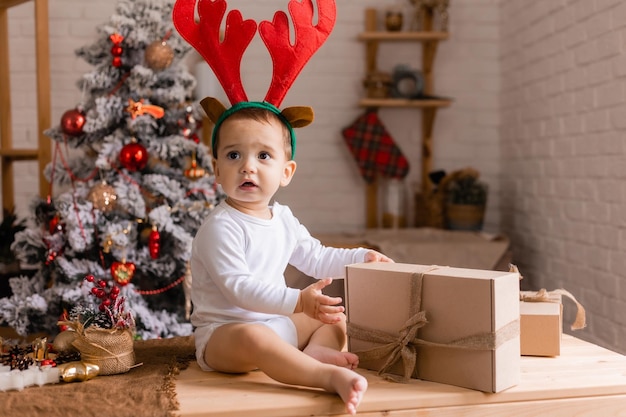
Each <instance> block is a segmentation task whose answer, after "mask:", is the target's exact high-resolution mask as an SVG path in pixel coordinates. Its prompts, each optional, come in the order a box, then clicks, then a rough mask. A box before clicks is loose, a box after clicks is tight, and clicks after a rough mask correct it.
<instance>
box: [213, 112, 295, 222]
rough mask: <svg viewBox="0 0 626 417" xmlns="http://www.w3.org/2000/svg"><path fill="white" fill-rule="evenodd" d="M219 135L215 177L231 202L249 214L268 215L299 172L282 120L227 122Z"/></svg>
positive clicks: (228, 120) (237, 120) (234, 120)
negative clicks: (289, 152)
mask: <svg viewBox="0 0 626 417" xmlns="http://www.w3.org/2000/svg"><path fill="white" fill-rule="evenodd" d="M219 135H220V136H219V142H218V149H217V160H216V161H215V177H216V179H217V182H218V183H219V184H220V185H221V186H222V189H223V190H224V192H225V193H226V194H227V195H228V197H229V202H230V203H231V204H232V205H234V206H235V207H236V208H239V209H240V210H242V211H245V212H249V214H253V215H254V214H255V213H256V214H258V213H259V212H261V211H265V212H266V211H267V207H268V205H269V204H270V201H271V199H272V197H273V196H274V194H275V193H276V191H278V189H279V187H284V186H286V185H287V184H289V182H290V181H291V178H292V177H293V174H294V172H295V169H296V164H295V162H294V161H290V160H289V159H288V157H287V155H286V152H285V141H284V130H283V127H282V125H281V124H280V121H278V120H271V121H270V122H268V123H264V122H259V121H256V120H250V119H227V120H226V121H225V122H224V123H223V124H222V126H221V127H220V133H219Z"/></svg>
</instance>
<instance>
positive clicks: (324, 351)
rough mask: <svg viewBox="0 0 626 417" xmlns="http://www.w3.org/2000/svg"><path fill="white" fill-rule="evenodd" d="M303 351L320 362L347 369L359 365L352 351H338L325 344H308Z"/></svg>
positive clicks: (357, 358)
mask: <svg viewBox="0 0 626 417" xmlns="http://www.w3.org/2000/svg"><path fill="white" fill-rule="evenodd" d="M304 353H306V354H307V355H309V356H310V357H312V358H314V359H317V360H318V361H320V362H323V363H328V364H330V365H337V366H342V367H344V368H348V369H355V368H356V367H357V366H358V365H359V357H358V356H357V355H355V354H354V353H350V352H340V351H338V350H335V349H332V348H329V347H326V346H320V345H309V346H307V347H306V348H305V349H304Z"/></svg>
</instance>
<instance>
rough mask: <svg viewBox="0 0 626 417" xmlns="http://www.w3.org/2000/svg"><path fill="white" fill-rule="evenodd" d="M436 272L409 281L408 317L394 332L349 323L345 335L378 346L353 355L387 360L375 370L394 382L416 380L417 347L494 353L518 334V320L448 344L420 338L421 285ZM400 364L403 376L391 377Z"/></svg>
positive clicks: (422, 313)
mask: <svg viewBox="0 0 626 417" xmlns="http://www.w3.org/2000/svg"><path fill="white" fill-rule="evenodd" d="M435 269H437V267H432V268H430V269H428V270H426V271H424V272H419V273H415V274H413V275H412V276H411V280H410V300H411V301H410V305H409V311H410V314H409V316H410V318H409V319H408V320H407V321H406V322H405V324H404V326H403V327H402V328H401V329H400V330H399V331H398V332H397V333H396V334H392V333H388V332H385V331H382V330H376V329H370V328H367V327H363V326H359V325H356V324H353V323H348V336H349V337H351V338H354V339H358V340H363V341H366V342H373V343H379V344H381V345H380V346H375V347H373V348H371V349H367V350H364V351H358V352H354V353H355V354H357V355H358V356H359V359H360V360H361V361H363V362H368V361H372V360H378V359H386V360H385V363H384V365H383V366H382V367H381V368H380V369H379V370H378V375H380V376H382V377H383V378H385V379H387V380H390V381H393V382H402V383H406V382H408V380H409V379H410V378H411V376H415V377H417V366H416V364H417V355H418V352H417V348H418V346H432V347H441V348H453V349H466V350H495V349H497V348H498V347H499V346H501V345H502V344H503V343H505V342H507V341H509V340H511V339H512V338H514V337H515V336H517V335H519V331H520V324H519V319H518V320H513V321H511V322H510V323H508V324H507V325H505V326H504V327H502V328H501V329H500V330H498V331H496V332H487V333H479V334H475V335H471V336H467V337H463V338H460V339H456V340H453V341H450V342H448V343H436V342H429V341H427V340H423V339H419V338H418V337H417V332H418V331H419V329H420V328H422V327H424V326H425V325H426V324H428V320H427V319H426V312H425V311H420V310H421V304H422V283H423V280H424V275H425V274H426V273H428V272H431V271H433V270H435ZM399 361H401V363H402V365H403V375H401V376H397V375H394V374H391V373H390V372H389V371H390V370H391V368H392V367H393V366H394V365H395V364H396V363H398V362H399Z"/></svg>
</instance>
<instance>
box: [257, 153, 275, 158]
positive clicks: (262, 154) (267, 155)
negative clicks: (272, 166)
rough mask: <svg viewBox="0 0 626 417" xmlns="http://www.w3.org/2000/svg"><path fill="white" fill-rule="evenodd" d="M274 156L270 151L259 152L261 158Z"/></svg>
mask: <svg viewBox="0 0 626 417" xmlns="http://www.w3.org/2000/svg"><path fill="white" fill-rule="evenodd" d="M271 157H272V156H271V155H270V154H269V153H268V152H261V153H259V159H270V158H271Z"/></svg>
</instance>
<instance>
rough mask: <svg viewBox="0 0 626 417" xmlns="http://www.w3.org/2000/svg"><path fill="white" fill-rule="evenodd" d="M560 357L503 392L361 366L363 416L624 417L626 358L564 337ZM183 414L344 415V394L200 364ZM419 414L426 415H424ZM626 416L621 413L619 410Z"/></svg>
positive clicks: (183, 378)
mask: <svg viewBox="0 0 626 417" xmlns="http://www.w3.org/2000/svg"><path fill="white" fill-rule="evenodd" d="M561 352H562V354H561V356H559V357H555V358H541V357H522V365H521V366H522V368H521V383H520V384H519V385H517V386H516V387H513V388H510V389H508V390H506V391H504V392H501V393H498V394H487V393H483V392H479V391H473V390H468V389H464V388H458V387H455V386H451V385H444V384H437V383H433V382H427V381H421V380H411V382H410V383H408V384H397V383H392V382H387V381H385V380H383V379H382V378H380V377H379V376H377V375H376V373H375V372H370V371H366V370H361V369H359V370H358V372H359V373H361V374H362V375H364V376H365V377H366V378H367V379H368V382H369V389H368V391H367V392H366V394H365V398H364V399H363V402H362V403H361V405H360V407H359V413H358V415H362V416H369V417H373V416H392V417H408V416H416V415H419V416H422V415H423V416H426V415H427V416H429V417H488V416H513V415H515V416H521V415H524V416H550V417H555V416H556V417H559V416H563V417H566V416H567V417H571V416H577V417H580V416H603V417H606V416H618V415H620V416H621V415H624V414H623V413H624V410H626V356H623V355H620V354H617V353H615V352H611V351H609V350H606V349H603V348H601V347H598V346H596V345H593V344H591V343H588V342H584V341H582V340H580V339H577V338H574V337H572V336H568V335H563V341H562V349H561ZM176 392H177V396H178V401H179V403H180V412H179V414H180V415H181V416H184V417H189V416H194V417H207V416H220V417H228V416H233V417H234V416H254V417H265V416H267V417H280V416H291V417H295V416H328V415H333V416H336V415H343V413H344V406H343V403H342V402H341V400H340V399H339V397H337V396H335V395H332V394H328V393H325V392H324V391H321V390H315V389H309V388H301V387H290V386H286V385H283V384H280V383H278V382H275V381H273V380H271V379H270V378H268V377H267V376H266V375H265V374H263V373H262V372H252V373H249V374H245V375H225V374H221V373H216V372H203V371H201V370H200V369H199V368H198V366H197V364H196V363H192V364H191V365H190V367H189V368H188V369H186V370H185V371H183V372H181V374H180V376H179V377H178V379H177V382H176ZM418 412H419V414H418ZM620 413H621V414H620Z"/></svg>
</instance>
